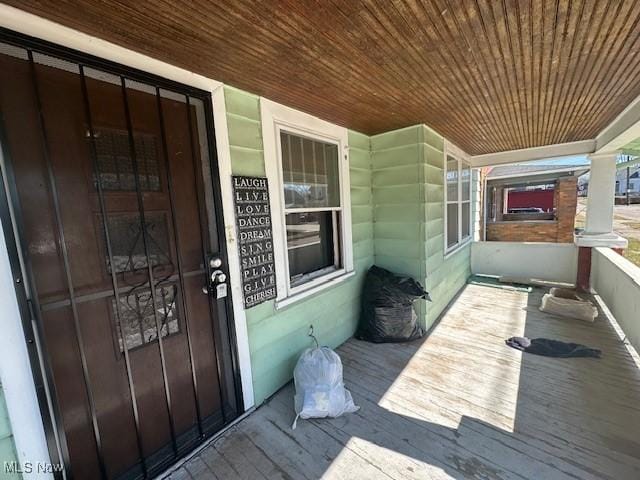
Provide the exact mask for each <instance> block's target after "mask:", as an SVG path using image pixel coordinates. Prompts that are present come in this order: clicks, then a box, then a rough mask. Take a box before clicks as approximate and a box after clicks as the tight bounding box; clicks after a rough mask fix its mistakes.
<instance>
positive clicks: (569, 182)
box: [556, 177, 578, 243]
mask: <svg viewBox="0 0 640 480" xmlns="http://www.w3.org/2000/svg"><path fill="white" fill-rule="evenodd" d="M556 195H557V202H558V203H556V205H557V218H558V234H557V240H556V241H557V242H558V243H572V242H573V230H574V228H575V221H576V207H577V205H578V177H565V178H561V179H560V180H558V184H557V186H556Z"/></svg>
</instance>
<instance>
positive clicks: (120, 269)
mask: <svg viewBox="0 0 640 480" xmlns="http://www.w3.org/2000/svg"><path fill="white" fill-rule="evenodd" d="M0 41H1V42H2V43H0V110H1V112H2V127H1V128H2V137H0V138H1V139H2V143H3V145H2V148H3V153H4V155H3V157H4V159H5V165H3V174H5V175H6V176H7V178H8V180H9V181H10V190H11V191H12V203H13V211H14V219H15V223H16V228H17V233H18V235H19V238H20V241H21V251H22V260H23V265H24V268H25V275H26V278H27V279H29V280H30V282H29V284H28V287H27V288H26V294H27V295H28V297H29V299H30V302H31V312H32V315H33V320H34V325H35V331H36V333H37V335H38V340H39V342H38V343H40V345H41V355H42V360H43V362H44V364H45V367H46V368H45V371H46V373H45V375H44V378H45V379H46V381H47V385H48V388H49V393H50V399H51V401H52V405H53V415H52V416H53V418H54V421H52V422H51V428H49V431H48V433H49V437H50V443H51V445H50V449H51V452H52V458H54V459H55V458H56V457H57V455H58V452H59V453H60V457H58V458H59V460H60V461H62V462H63V463H64V464H65V467H66V469H67V474H68V476H69V477H75V478H81V479H84V478H139V477H149V476H152V475H154V474H156V473H158V472H159V471H161V470H162V469H164V468H166V467H167V466H168V465H169V464H170V463H171V462H172V461H174V460H175V459H176V458H177V457H179V456H182V455H184V453H186V452H187V451H189V450H190V449H193V448H194V447H195V446H196V445H198V444H199V443H201V442H202V440H203V439H205V438H206V437H207V436H209V435H211V434H212V433H214V432H216V431H217V430H219V429H220V428H221V427H222V426H223V425H225V424H226V423H228V422H229V421H231V420H232V419H233V418H235V417H236V416H237V415H238V412H239V408H238V402H239V397H240V395H239V393H240V392H239V389H238V381H237V375H236V369H235V365H236V361H235V356H234V355H235V354H234V352H235V349H234V345H235V343H234V341H233V338H234V336H233V331H232V328H231V327H230V325H231V324H230V322H229V320H230V318H231V315H230V314H228V306H229V305H230V301H229V298H225V299H219V300H217V299H215V298H212V297H211V296H209V295H208V294H207V293H206V292H203V286H204V285H206V284H207V268H206V267H205V265H207V264H208V262H209V260H210V259H211V258H212V257H214V258H215V257H218V258H220V259H221V263H222V266H221V268H222V269H223V270H224V269H226V264H227V263H226V258H225V254H224V244H223V242H222V238H221V232H222V229H221V228H219V227H220V215H221V211H220V207H219V206H220V200H219V192H218V191H217V185H218V178H217V173H216V172H217V166H216V164H215V162H210V153H211V152H210V150H212V145H213V144H212V139H209V138H208V137H207V135H208V128H207V125H211V123H212V122H211V112H210V106H209V103H210V98H209V97H207V96H206V95H205V94H203V93H202V92H197V91H194V90H193V89H189V88H187V87H184V88H183V87H181V86H178V85H174V84H170V83H168V82H164V81H162V80H160V79H157V78H151V77H147V76H143V75H141V74H139V73H137V72H129V71H126V70H124V69H123V68H122V67H119V66H115V65H114V66H111V65H110V64H107V63H106V62H101V61H98V60H96V59H86V60H84V59H83V58H81V57H79V56H78V55H77V54H75V53H74V52H62V51H61V50H60V49H55V48H54V47H50V46H46V45H43V44H41V43H36V42H35V41H32V40H29V39H24V38H19V39H18V38H17V37H16V36H14V35H10V34H8V33H7V32H4V33H2V36H0ZM67 53H68V55H67ZM39 387H41V386H40V385H39ZM41 407H42V408H47V407H46V405H41Z"/></svg>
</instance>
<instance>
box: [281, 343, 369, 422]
mask: <svg viewBox="0 0 640 480" xmlns="http://www.w3.org/2000/svg"><path fill="white" fill-rule="evenodd" d="M293 379H294V381H295V386H296V395H295V409H296V419H295V420H294V421H293V426H292V427H293V428H294V429H295V428H296V424H297V423H298V417H300V418H324V417H339V416H340V415H342V414H343V413H351V412H355V411H357V410H358V409H359V408H360V407H356V406H355V404H354V403H353V398H351V393H349V391H348V390H347V389H346V388H344V383H342V362H341V361H340V357H339V356H338V354H337V353H335V352H334V351H333V350H331V349H330V348H329V347H320V348H307V349H306V350H305V351H304V352H302V355H300V358H299V359H298V363H297V364H296V368H295V370H294V371H293Z"/></svg>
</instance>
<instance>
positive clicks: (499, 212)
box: [484, 165, 589, 243]
mask: <svg viewBox="0 0 640 480" xmlns="http://www.w3.org/2000/svg"><path fill="white" fill-rule="evenodd" d="M588 171H589V167H588V166H584V165H580V166H574V165H508V166H500V167H494V168H493V169H491V170H490V171H489V173H488V175H487V177H486V180H485V184H484V185H485V188H486V194H485V195H484V198H485V202H486V203H485V209H484V211H485V212H486V223H485V229H486V234H485V239H486V240H489V241H507V242H558V243H572V242H573V234H574V223H575V215H576V205H577V195H578V187H577V185H578V178H579V177H580V176H581V175H583V174H585V173H587V172H588Z"/></svg>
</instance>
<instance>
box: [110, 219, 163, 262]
mask: <svg viewBox="0 0 640 480" xmlns="http://www.w3.org/2000/svg"><path fill="white" fill-rule="evenodd" d="M144 218H145V232H144V233H145V235H146V236H147V241H148V245H147V248H148V257H147V255H146V254H145V248H144V239H143V232H142V228H141V221H140V214H139V213H117V214H109V215H107V226H108V228H109V240H110V241H111V249H112V252H111V253H112V256H113V263H114V267H115V272H116V273H123V272H131V273H135V272H137V271H139V270H143V269H146V268H147V258H148V260H149V262H150V263H151V266H152V267H157V266H166V265H170V264H171V257H170V255H169V229H168V227H167V216H166V214H165V213H164V212H147V213H146V214H145V217H144ZM100 225H102V221H100ZM102 233H103V238H104V242H105V243H104V244H105V245H106V242H107V240H106V235H105V232H104V228H103V232H102ZM105 263H106V267H107V271H108V272H109V273H111V265H110V264H109V256H108V255H107V252H106V251H105Z"/></svg>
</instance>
